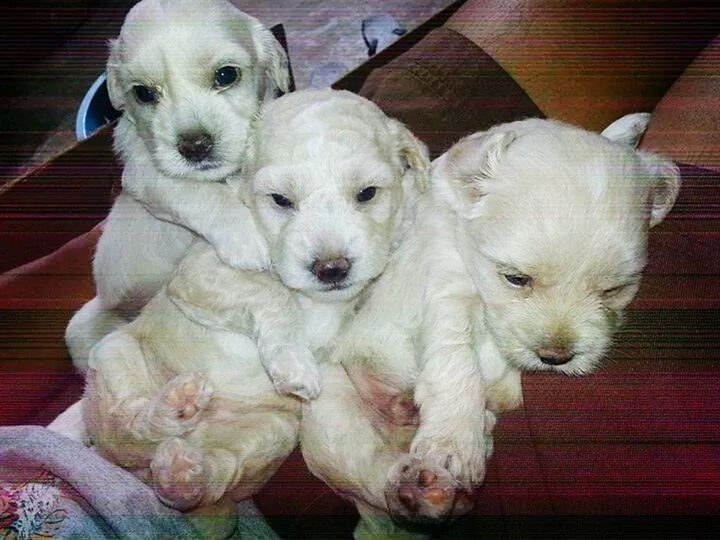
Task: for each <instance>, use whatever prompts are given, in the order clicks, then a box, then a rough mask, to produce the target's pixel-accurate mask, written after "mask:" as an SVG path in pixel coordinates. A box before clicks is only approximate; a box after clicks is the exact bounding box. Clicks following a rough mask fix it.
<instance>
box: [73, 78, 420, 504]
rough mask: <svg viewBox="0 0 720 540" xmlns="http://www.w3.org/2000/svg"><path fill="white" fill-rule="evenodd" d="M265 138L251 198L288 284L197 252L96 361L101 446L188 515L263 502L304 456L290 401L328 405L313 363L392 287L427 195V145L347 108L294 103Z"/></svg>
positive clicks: (278, 113)
mask: <svg viewBox="0 0 720 540" xmlns="http://www.w3.org/2000/svg"><path fill="white" fill-rule="evenodd" d="M254 130H255V133H256V134H257V135H258V136H255V137H253V138H252V140H251V141H250V144H251V145H252V149H251V152H249V154H248V156H249V157H248V161H247V162H246V165H245V168H244V174H246V175H247V177H246V182H243V183H240V185H239V187H240V188H241V189H242V191H244V192H245V193H244V197H245V200H246V201H247V204H248V205H249V207H250V208H251V210H252V212H253V214H254V215H255V216H256V219H257V221H258V227H259V229H260V230H261V231H262V233H263V235H264V237H265V238H266V239H267V241H268V245H269V246H270V253H271V256H272V262H273V267H274V268H275V269H277V275H275V274H274V273H270V272H252V271H248V270H238V269H236V268H233V267H231V266H229V265H227V264H225V263H223V262H222V261H221V259H220V258H219V257H218V255H217V252H216V250H215V249H213V247H212V246H210V245H209V244H208V243H207V242H205V241H203V240H201V239H198V240H197V242H196V243H195V244H194V245H193V246H192V247H191V248H190V249H189V250H188V252H187V253H186V255H185V256H184V257H183V259H182V261H181V262H180V264H179V266H178V268H177V269H176V271H175V273H174V274H173V275H172V277H171V278H170V280H169V282H168V284H167V285H166V286H164V287H162V288H161V290H160V292H158V294H157V295H156V296H155V297H153V299H152V300H151V301H150V302H149V303H148V304H147V305H146V306H145V308H144V309H143V310H142V312H141V314H140V315H139V316H138V317H137V318H136V319H135V320H134V321H132V322H131V323H129V324H127V325H125V326H123V327H122V328H120V329H118V330H116V331H114V332H112V333H111V334H109V335H108V336H106V337H105V338H104V339H103V340H102V341H100V343H98V345H97V346H96V347H94V348H93V349H92V352H91V355H90V369H89V371H88V384H87V388H86V392H85V396H84V398H83V405H82V409H83V412H84V417H85V424H86V426H87V430H88V432H89V435H90V438H91V439H92V441H93V442H94V443H95V445H96V447H97V448H98V450H99V451H100V452H102V453H103V455H105V456H107V457H108V458H109V459H111V460H113V461H115V462H116V463H118V464H120V465H122V466H124V467H127V468H129V469H131V470H133V471H134V472H135V473H137V474H138V475H141V476H142V477H151V478H152V480H153V486H154V488H155V489H156V492H157V493H158V495H159V496H160V497H161V498H162V500H163V501H165V502H166V503H167V504H169V505H171V506H173V507H176V508H179V509H183V510H187V509H189V508H193V507H195V506H198V505H208V504H212V503H214V502H215V501H217V500H218V499H220V498H221V497H222V496H224V495H226V494H227V495H229V496H230V497H231V498H233V499H239V498H244V497H248V496H249V495H251V494H252V493H253V492H254V491H255V490H257V489H258V488H259V487H260V486H261V485H262V484H263V483H264V482H265V481H266V480H267V478H269V476H270V475H271V474H272V473H273V472H274V471H275V470H276V469H277V467H278V465H279V464H280V462H281V461H282V460H283V459H284V458H285V457H286V456H287V454H288V453H289V452H290V451H291V450H292V449H293V447H294V446H295V444H296V442H297V435H298V423H299V416H300V401H299V400H297V399H294V398H293V397H290V396H287V395H281V393H282V394H292V395H294V396H299V397H302V398H312V397H315V395H317V392H318V391H319V385H318V384H319V381H318V380H317V373H316V368H315V365H314V363H313V358H312V354H313V353H317V352H318V351H323V350H325V349H326V348H328V347H329V346H330V345H331V343H332V340H333V339H334V338H335V335H336V334H337V332H338V330H339V329H340V327H341V326H342V324H343V323H344V321H346V320H347V319H348V318H349V317H351V316H352V315H353V313H354V308H355V304H356V303H357V301H358V298H359V296H360V294H361V293H362V291H363V290H364V289H365V288H366V287H367V286H368V285H369V284H370V283H372V282H374V281H375V280H376V279H377V277H378V275H379V274H380V273H381V272H382V271H383V269H384V268H385V266H386V265H387V263H388V260H389V257H390V254H391V253H392V251H393V244H394V243H395V242H396V241H397V239H398V238H399V236H400V234H401V233H400V229H401V228H402V226H403V224H404V222H405V221H404V220H403V216H402V214H403V213H404V212H406V211H408V212H409V211H410V208H409V207H410V206H411V203H408V199H410V200H414V199H415V198H416V196H417V192H418V191H419V190H420V189H422V187H423V186H425V185H426V184H427V182H426V178H425V176H426V174H427V171H428V170H429V162H428V160H427V159H426V158H425V159H424V157H426V156H427V153H426V151H425V149H424V148H423V147H422V144H421V143H419V142H418V141H417V140H416V139H415V138H414V137H412V135H410V133H409V132H408V131H407V130H405V129H400V127H399V125H398V124H396V123H394V122H393V121H391V120H390V119H388V118H387V117H386V116H385V115H384V114H383V113H382V111H380V109H378V108H377V107H376V106H375V105H373V104H372V103H370V102H369V101H367V100H365V99H363V98H361V97H359V96H355V95H353V94H350V93H347V92H334V91H330V90H319V91H305V92H296V93H293V94H289V95H287V96H284V97H282V98H280V99H278V100H276V101H274V102H272V103H271V104H270V105H268V106H266V107H265V108H264V110H263V112H262V114H261V115H260V116H259V117H258V118H257V119H256V125H255V126H254ZM398 215H400V217H398ZM311 351H312V352H311ZM274 389H277V390H279V391H280V392H276V391H274Z"/></svg>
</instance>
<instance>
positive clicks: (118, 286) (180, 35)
mask: <svg viewBox="0 0 720 540" xmlns="http://www.w3.org/2000/svg"><path fill="white" fill-rule="evenodd" d="M107 85H108V92H109V94H110V99H111V101H112V103H113V106H114V107H115V108H116V109H120V110H122V111H123V115H122V117H121V118H120V120H119V122H118V125H117V128H116V129H115V148H116V150H117V152H118V154H119V155H120V156H121V158H122V160H123V162H124V165H125V169H124V171H123V176H122V186H123V192H122V194H121V195H120V196H119V197H118V198H117V199H116V201H115V204H114V206H113V208H112V210H111V212H110V215H109V217H108V219H107V222H106V224H105V228H104V231H103V235H102V237H101V239H100V242H99V244H98V247H97V253H96V255H95V260H94V275H95V282H96V286H97V297H96V298H95V299H93V300H92V301H90V302H89V303H88V304H86V305H85V306H84V307H83V308H82V309H81V310H80V311H79V312H78V313H77V314H76V315H75V317H74V318H73V319H72V321H71V322H70V325H69V327H68V329H67V335H66V341H67V344H68V348H69V350H70V353H71V355H72V357H73V360H74V363H75V365H76V366H77V367H78V368H80V369H84V368H85V367H86V365H87V353H88V352H89V350H90V348H91V347H92V345H94V344H95V343H96V342H97V341H98V340H99V339H100V338H101V337H102V336H104V335H105V334H107V333H108V332H109V331H110V330H112V329H113V328H115V327H117V326H119V325H121V324H123V323H125V322H127V320H126V319H125V318H123V316H122V313H121V312H122V311H133V310H136V309H139V308H140V307H142V306H143V305H144V304H145V303H146V302H147V301H148V300H149V299H150V298H151V297H152V296H153V295H154V294H155V293H156V292H157V291H158V289H159V288H160V287H161V285H162V284H163V283H164V282H165V281H166V279H167V277H168V276H169V274H170V272H172V270H173V269H174V268H175V267H176V265H177V263H178V262H179V260H180V258H181V257H182V255H183V253H185V251H186V250H187V248H188V247H189V246H190V244H191V243H192V241H193V239H194V238H195V237H197V236H200V237H203V238H204V239H206V240H207V241H208V242H210V243H211V244H212V245H213V246H214V247H215V249H216V250H217V252H218V255H219V256H220V258H221V259H222V260H223V261H224V262H226V263H227V264H230V265H231V266H235V267H238V268H250V269H259V268H264V267H266V266H267V264H268V256H267V247H266V246H265V243H264V241H263V239H262V237H261V236H260V234H259V233H258V232H257V230H256V228H255V225H254V223H253V221H252V219H251V216H250V211H249V210H248V208H246V207H245V206H243V205H242V204H239V203H238V201H237V199H236V198H235V197H234V196H233V194H232V190H231V189H230V187H229V186H228V183H227V179H228V177H230V176H231V175H235V174H236V173H237V172H238V171H239V169H240V167H241V165H242V163H243V157H244V155H245V141H246V139H247V137H248V128H249V125H250V121H251V119H252V117H253V116H254V115H255V114H256V113H257V112H258V110H259V109H260V106H261V104H262V103H263V102H264V101H265V100H266V99H269V98H272V97H273V95H274V93H275V92H276V91H277V90H281V91H287V89H288V67H287V58H286V56H285V52H284V50H283V48H282V46H281V45H280V44H279V43H278V42H277V41H276V40H275V38H274V37H273V35H272V34H271V33H270V31H268V30H266V29H265V28H263V26H262V25H261V23H260V22H259V21H257V20H256V19H254V18H253V17H250V16H249V15H246V14H244V13H242V12H241V11H239V10H238V9H237V8H235V7H234V6H233V5H232V4H231V3H230V2H228V1H226V0H143V1H141V2H139V3H138V4H136V5H135V6H134V7H133V8H132V9H131V10H130V12H129V13H128V15H127V18H126V19H125V22H124V24H123V27H122V30H121V32H120V36H119V37H118V39H116V40H114V41H112V42H111V47H110V58H109V60H108V64H107Z"/></svg>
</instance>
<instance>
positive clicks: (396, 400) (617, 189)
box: [301, 117, 680, 536]
mask: <svg viewBox="0 0 720 540" xmlns="http://www.w3.org/2000/svg"><path fill="white" fill-rule="evenodd" d="M635 120H636V121H640V122H641V123H642V122H645V123H646V122H647V118H645V120H643V119H642V117H635ZM623 123H624V125H626V126H627V127H628V129H631V128H632V129H635V127H636V122H634V121H632V119H628V118H626V119H624V120H623ZM623 123H621V124H617V123H616V124H613V125H612V126H611V127H612V128H613V129H611V130H610V133H611V134H613V136H615V137H618V138H619V139H621V140H624V141H625V142H627V143H630V144H631V145H634V143H635V142H636V140H637V138H638V136H637V134H636V136H635V137H632V136H631V135H630V134H629V133H628V131H627V130H623V129H620V127H621V125H622V124H623ZM641 132H642V130H641V131H640V133H641ZM679 185H680V179H679V176H678V171H677V168H676V167H675V166H674V165H673V164H672V163H671V162H670V161H667V160H665V159H663V158H661V157H658V156H655V155H651V154H646V153H642V152H637V151H635V150H634V149H633V148H632V146H628V145H627V144H620V143H617V142H614V141H611V140H609V139H608V138H605V137H602V136H600V135H597V134H594V133H590V132H587V131H584V130H582V129H579V128H576V127H573V126H569V125H565V124H561V123H559V122H554V121H550V120H525V121H521V122H514V123H510V124H504V125H500V126H497V127H495V128H492V129H490V130H489V131H486V132H482V133H476V134H474V135H472V136H469V137H467V138H465V139H463V140H461V141H460V142H459V143H457V144H456V145H455V146H453V147H452V148H451V149H450V150H449V151H448V152H447V153H445V154H444V155H442V156H441V157H440V158H438V159H437V160H436V161H435V162H434V163H433V175H432V182H431V189H430V192H429V193H428V195H427V196H425V197H424V198H423V199H422V201H421V202H420V203H419V207H418V214H417V218H416V220H415V223H414V226H413V227H412V229H411V230H410V232H409V233H408V235H407V238H406V240H405V241H404V242H403V244H402V246H401V247H400V248H399V249H398V251H397V252H396V253H395V255H394V257H393V259H392V261H391V263H390V264H389V266H388V268H387V269H386V271H385V272H384V273H383V275H382V276H381V277H380V279H379V280H378V281H377V283H376V284H375V285H374V287H373V289H372V290H371V292H370V293H369V298H368V299H367V300H366V302H365V303H364V304H363V306H362V308H361V309H360V311H359V313H358V314H357V316H356V317H355V318H353V320H352V321H351V322H350V324H349V328H348V329H347V331H346V332H344V333H343V335H342V336H341V337H340V338H339V340H338V342H339V343H338V347H337V349H336V351H335V352H334V357H335V359H336V360H337V361H340V362H342V364H343V366H344V368H345V369H343V366H328V367H327V369H326V371H325V373H324V379H323V381H324V382H323V384H324V391H323V394H322V395H321V396H320V398H319V399H318V400H317V401H315V402H313V403H309V404H307V405H306V406H305V412H304V416H303V426H302V435H301V437H302V447H303V453H304V455H305V458H306V460H307V462H308V464H309V466H310V468H311V470H312V471H313V472H314V473H315V474H317V475H318V476H320V477H321V478H323V479H324V480H325V481H327V482H328V484H329V485H331V486H333V487H335V488H336V489H338V491H340V492H341V493H344V494H346V495H348V496H349V497H350V498H351V499H352V500H354V501H355V502H356V503H357V505H358V508H359V510H360V513H361V515H362V517H363V520H362V521H361V525H360V528H359V529H358V531H356V532H357V534H358V535H361V536H362V535H363V534H389V533H390V532H392V529H391V528H388V527H392V523H391V522H390V520H389V519H387V515H386V514H390V515H391V516H393V517H394V518H396V519H400V520H409V521H412V522H425V521H432V522H437V521H443V520H445V519H448V518H449V517H450V516H451V515H453V514H459V513H462V512H464V511H466V510H467V509H469V508H470V506H471V505H470V500H469V497H468V496H467V493H466V492H465V490H466V489H469V488H470V487H471V486H472V485H474V484H477V483H479V482H481V481H482V479H483V477H484V473H485V460H486V455H489V453H490V452H491V442H492V440H491V439H490V438H488V436H489V434H490V431H491V429H492V425H493V424H494V420H495V417H494V414H493V413H492V412H487V411H486V408H489V409H491V410H492V411H498V410H502V409H508V408H513V407H515V406H517V405H518V404H519V403H520V402H521V399H522V391H521V388H520V370H523V369H529V370H552V371H556V372H558V373H565V374H572V375H580V374H585V373H589V372H591V371H592V370H593V369H594V368H595V367H596V366H597V365H598V363H599V361H600V360H601V358H602V357H603V355H605V353H606V352H607V350H608V347H609V346H610V342H611V339H612V335H613V332H614V331H615V330H616V328H617V327H618V324H619V321H620V319H621V316H622V310H623V308H624V307H625V306H626V305H627V304H628V303H629V302H630V300H631V299H632V298H633V296H634V295H635V293H636V291H637V289H638V283H639V281H640V274H641V271H642V269H643V266H644V264H645V259H646V257H645V255H646V244H647V236H648V229H649V228H650V227H652V226H654V225H655V224H657V223H659V222H660V221H661V220H662V219H663V218H664V216H665V215H666V214H667V212H668V211H669V210H670V208H671V206H672V204H673V202H674V200H675V197H676V195H677V192H678V189H679ZM353 385H354V386H353ZM413 399H414V404H416V405H417V408H418V412H419V422H417V421H415V420H414V419H413V411H412V405H413V401H412V400H413Z"/></svg>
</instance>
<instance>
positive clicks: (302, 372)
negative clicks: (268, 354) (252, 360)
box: [266, 346, 320, 401]
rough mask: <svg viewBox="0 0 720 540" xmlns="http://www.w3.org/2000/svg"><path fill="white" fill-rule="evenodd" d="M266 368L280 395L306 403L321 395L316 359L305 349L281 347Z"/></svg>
mask: <svg viewBox="0 0 720 540" xmlns="http://www.w3.org/2000/svg"><path fill="white" fill-rule="evenodd" d="M266 366H267V371H268V375H269V376H270V380H272V382H273V384H274V385H275V389H276V390H277V391H278V393H280V394H288V395H294V396H297V397H299V398H300V399H303V400H305V401H309V400H312V399H315V398H317V397H318V396H319V395H320V371H319V370H318V368H317V365H316V363H315V357H314V356H313V355H312V353H311V352H310V351H309V350H308V349H306V348H305V347H290V346H287V347H280V348H279V349H277V351H276V352H275V354H274V355H273V357H272V358H270V359H268V361H267V362H266Z"/></svg>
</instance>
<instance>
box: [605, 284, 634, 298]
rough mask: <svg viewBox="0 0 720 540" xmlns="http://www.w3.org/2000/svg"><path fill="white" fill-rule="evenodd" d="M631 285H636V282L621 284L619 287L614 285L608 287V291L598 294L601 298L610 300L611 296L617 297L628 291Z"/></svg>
mask: <svg viewBox="0 0 720 540" xmlns="http://www.w3.org/2000/svg"><path fill="white" fill-rule="evenodd" d="M633 285H637V282H635V281H633V282H630V283H623V284H621V285H616V286H615V287H610V288H609V289H605V290H603V291H602V292H601V293H600V294H601V295H602V296H603V298H612V297H613V296H617V295H618V294H620V293H621V292H623V291H625V290H627V289H629V288H630V287H632V286H633Z"/></svg>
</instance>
